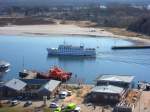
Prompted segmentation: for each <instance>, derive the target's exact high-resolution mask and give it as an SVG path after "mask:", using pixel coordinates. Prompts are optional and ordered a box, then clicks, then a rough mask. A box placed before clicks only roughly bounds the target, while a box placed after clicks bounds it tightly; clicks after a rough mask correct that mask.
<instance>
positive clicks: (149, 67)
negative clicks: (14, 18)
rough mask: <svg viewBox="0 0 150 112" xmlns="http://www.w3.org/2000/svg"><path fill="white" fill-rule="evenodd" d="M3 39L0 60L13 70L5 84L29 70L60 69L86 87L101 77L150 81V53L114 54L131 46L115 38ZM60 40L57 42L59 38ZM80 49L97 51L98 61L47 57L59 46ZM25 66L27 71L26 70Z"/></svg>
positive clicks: (4, 76)
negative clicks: (49, 52)
mask: <svg viewBox="0 0 150 112" xmlns="http://www.w3.org/2000/svg"><path fill="white" fill-rule="evenodd" d="M49 37H50V38H48V36H36V37H35V36H3V35H1V36H0V60H5V61H8V62H10V63H11V70H10V71H9V72H8V73H7V74H3V75H0V79H1V80H9V79H12V78H16V77H18V72H19V71H21V70H23V68H26V69H33V70H37V71H43V72H45V71H47V70H48V69H49V68H50V67H52V66H53V65H57V66H59V67H61V68H63V69H65V70H66V71H70V72H73V74H76V75H77V77H78V78H79V79H82V80H83V81H84V82H86V83H93V80H94V79H95V78H96V77H97V76H98V75H99V74H122V75H135V76H136V78H135V81H138V80H146V81H150V57H149V55H150V50H148V49H147V50H120V51H119V50H118V51H112V50H111V46H113V45H131V44H132V43H131V42H128V41H125V40H121V39H115V38H106V37H101V38H94V37H83V36H49ZM56 37H57V38H56ZM64 41H65V43H66V44H72V45H80V44H84V45H85V47H94V48H96V49H97V57H96V58H83V57H82V58H80V57H54V56H53V57H47V51H46V48H48V47H57V46H58V45H59V44H63V43H64ZM23 65H24V67H23Z"/></svg>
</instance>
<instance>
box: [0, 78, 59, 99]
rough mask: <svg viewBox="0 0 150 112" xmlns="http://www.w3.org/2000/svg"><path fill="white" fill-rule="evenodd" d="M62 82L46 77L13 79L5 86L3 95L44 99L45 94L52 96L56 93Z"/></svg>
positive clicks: (48, 96)
mask: <svg viewBox="0 0 150 112" xmlns="http://www.w3.org/2000/svg"><path fill="white" fill-rule="evenodd" d="M60 84H61V82H60V81H57V80H44V79H26V80H21V79H12V80H10V81H8V82H6V83H5V84H4V86H3V88H2V89H3V93H2V94H3V95H4V96H6V97H16V96H24V97H28V98H31V99H34V98H35V99H43V96H47V98H50V97H51V96H52V95H54V94H55V92H56V91H57V88H58V87H59V85H60Z"/></svg>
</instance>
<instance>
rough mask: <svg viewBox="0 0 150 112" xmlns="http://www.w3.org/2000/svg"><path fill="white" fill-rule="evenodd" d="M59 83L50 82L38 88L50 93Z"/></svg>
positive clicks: (55, 81)
mask: <svg viewBox="0 0 150 112" xmlns="http://www.w3.org/2000/svg"><path fill="white" fill-rule="evenodd" d="M60 83H61V81H57V80H50V81H49V82H48V83H46V84H45V85H44V86H43V87H42V88H40V91H41V90H43V89H44V90H48V91H49V92H52V91H54V90H55V88H56V87H57V86H58V85H59V84H60Z"/></svg>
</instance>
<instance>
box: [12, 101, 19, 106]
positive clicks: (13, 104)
mask: <svg viewBox="0 0 150 112" xmlns="http://www.w3.org/2000/svg"><path fill="white" fill-rule="evenodd" d="M19 103H20V102H19V101H18V100H12V101H11V105H12V106H15V105H18V104H19Z"/></svg>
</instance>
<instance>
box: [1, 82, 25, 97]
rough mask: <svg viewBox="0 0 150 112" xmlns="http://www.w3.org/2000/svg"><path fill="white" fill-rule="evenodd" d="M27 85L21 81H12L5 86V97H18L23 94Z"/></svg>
mask: <svg viewBox="0 0 150 112" xmlns="http://www.w3.org/2000/svg"><path fill="white" fill-rule="evenodd" d="M26 86H27V84H26V83H25V82H23V81H21V80H19V79H12V80H10V81H8V82H6V83H5V84H4V85H3V95H4V96H7V97H11V96H17V95H19V94H20V93H22V92H23V91H24V90H25V88H26Z"/></svg>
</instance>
